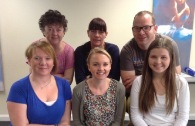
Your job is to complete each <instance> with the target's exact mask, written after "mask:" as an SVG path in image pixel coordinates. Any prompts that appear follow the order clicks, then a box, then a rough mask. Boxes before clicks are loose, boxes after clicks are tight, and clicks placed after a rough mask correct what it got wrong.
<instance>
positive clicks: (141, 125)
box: [130, 77, 147, 126]
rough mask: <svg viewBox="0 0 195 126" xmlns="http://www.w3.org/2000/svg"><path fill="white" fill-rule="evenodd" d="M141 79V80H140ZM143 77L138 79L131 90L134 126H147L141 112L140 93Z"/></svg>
mask: <svg viewBox="0 0 195 126" xmlns="http://www.w3.org/2000/svg"><path fill="white" fill-rule="evenodd" d="M138 79H139V80H138ZM140 82H141V77H137V78H136V79H135V80H134V82H133V85H132V88H131V99H130V100H131V105H130V109H131V119H132V122H133V125H134V126H147V124H146V122H145V121H144V119H143V114H142V113H140V111H139V91H140V86H141V83H140Z"/></svg>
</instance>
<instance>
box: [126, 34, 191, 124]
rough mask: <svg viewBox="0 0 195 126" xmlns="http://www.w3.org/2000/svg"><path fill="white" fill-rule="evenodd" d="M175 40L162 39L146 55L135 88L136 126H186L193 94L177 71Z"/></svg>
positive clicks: (132, 105)
mask: <svg viewBox="0 0 195 126" xmlns="http://www.w3.org/2000/svg"><path fill="white" fill-rule="evenodd" d="M175 64H176V61H175V54H174V51H173V46H172V44H171V41H170V40H169V39H167V38H163V37H159V38H158V39H157V38H156V39H155V40H154V42H152V43H151V44H150V46H149V48H148V51H147V53H146V58H145V61H144V67H143V73H142V75H141V76H138V77H137V78H136V79H135V80H134V82H133V85H132V89H131V107H130V108H131V120H132V122H133V124H134V126H149V125H150V126H159V125H163V126H165V125H166V126H186V125H187V123H188V119H189V109H190V94H189V86H188V83H187V81H186V80H185V78H183V77H182V76H181V75H178V74H176V72H175Z"/></svg>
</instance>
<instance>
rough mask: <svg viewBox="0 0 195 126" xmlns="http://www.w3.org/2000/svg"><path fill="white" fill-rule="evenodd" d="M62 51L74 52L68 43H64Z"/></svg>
mask: <svg viewBox="0 0 195 126" xmlns="http://www.w3.org/2000/svg"><path fill="white" fill-rule="evenodd" d="M64 50H68V51H74V49H73V47H72V46H70V45H69V44H68V43H66V45H65V47H64Z"/></svg>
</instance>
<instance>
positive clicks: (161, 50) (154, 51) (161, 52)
mask: <svg viewBox="0 0 195 126" xmlns="http://www.w3.org/2000/svg"><path fill="white" fill-rule="evenodd" d="M150 55H169V51H168V50H167V49H166V48H154V49H152V50H151V51H150Z"/></svg>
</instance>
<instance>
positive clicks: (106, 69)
mask: <svg viewBox="0 0 195 126" xmlns="http://www.w3.org/2000/svg"><path fill="white" fill-rule="evenodd" d="M88 69H89V71H90V72H91V74H92V77H93V78H96V79H100V80H101V79H105V78H107V76H108V74H109V73H110V69H111V62H110V59H109V58H108V57H107V56H106V55H104V54H100V53H95V54H92V55H91V58H90V59H89V63H88Z"/></svg>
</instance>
